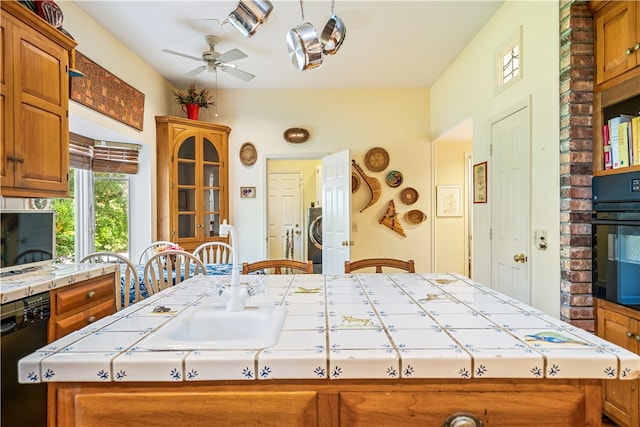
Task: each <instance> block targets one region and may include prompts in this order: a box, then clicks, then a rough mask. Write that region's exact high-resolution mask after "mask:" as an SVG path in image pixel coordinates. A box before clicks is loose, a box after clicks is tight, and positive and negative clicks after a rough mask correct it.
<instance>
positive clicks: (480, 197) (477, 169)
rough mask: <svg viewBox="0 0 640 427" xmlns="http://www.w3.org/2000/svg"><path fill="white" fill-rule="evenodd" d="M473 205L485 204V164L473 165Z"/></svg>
mask: <svg viewBox="0 0 640 427" xmlns="http://www.w3.org/2000/svg"><path fill="white" fill-rule="evenodd" d="M473 203H487V162H482V163H477V164H475V165H473Z"/></svg>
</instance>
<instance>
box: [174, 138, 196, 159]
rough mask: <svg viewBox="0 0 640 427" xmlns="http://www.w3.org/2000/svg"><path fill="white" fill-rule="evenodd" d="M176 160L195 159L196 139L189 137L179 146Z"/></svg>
mask: <svg viewBox="0 0 640 427" xmlns="http://www.w3.org/2000/svg"><path fill="white" fill-rule="evenodd" d="M178 159H188V160H195V159H196V138H195V137H194V136H190V137H189V138H187V139H185V140H184V141H183V142H182V144H180V148H179V149H178Z"/></svg>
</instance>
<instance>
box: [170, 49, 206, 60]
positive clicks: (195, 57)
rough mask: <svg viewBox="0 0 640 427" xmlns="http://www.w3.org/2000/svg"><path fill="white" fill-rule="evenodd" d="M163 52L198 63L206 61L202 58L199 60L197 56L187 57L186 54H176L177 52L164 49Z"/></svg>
mask: <svg viewBox="0 0 640 427" xmlns="http://www.w3.org/2000/svg"><path fill="white" fill-rule="evenodd" d="M162 51H163V52H166V53H170V54H172V55H178V56H182V57H183V58H189V59H195V60H196V61H204V59H202V58H198V57H197V56H191V55H187V54H186V53H180V52H176V51H175V50H169V49H162Z"/></svg>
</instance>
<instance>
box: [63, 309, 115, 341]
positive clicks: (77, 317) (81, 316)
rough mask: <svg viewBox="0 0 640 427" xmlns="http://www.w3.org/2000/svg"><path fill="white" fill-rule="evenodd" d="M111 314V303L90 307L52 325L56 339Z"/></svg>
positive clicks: (112, 311)
mask: <svg viewBox="0 0 640 427" xmlns="http://www.w3.org/2000/svg"><path fill="white" fill-rule="evenodd" d="M113 313H114V310H113V302H111V301H105V302H103V303H102V304H98V305H95V306H92V307H91V308H89V309H87V310H84V311H81V312H79V313H76V314H73V315H71V316H68V317H65V318H63V319H61V320H58V321H56V322H55V325H54V329H55V336H56V339H58V338H62V337H64V336H65V335H67V334H69V333H71V332H73V331H77V330H78V329H81V328H84V327H85V326H87V325H90V324H92V323H93V322H95V321H96V320H100V319H102V318H103V317H107V316H109V315H110V314H113Z"/></svg>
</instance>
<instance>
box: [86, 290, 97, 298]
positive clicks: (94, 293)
mask: <svg viewBox="0 0 640 427" xmlns="http://www.w3.org/2000/svg"><path fill="white" fill-rule="evenodd" d="M95 296H96V291H89V292H87V298H93V297H95Z"/></svg>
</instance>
